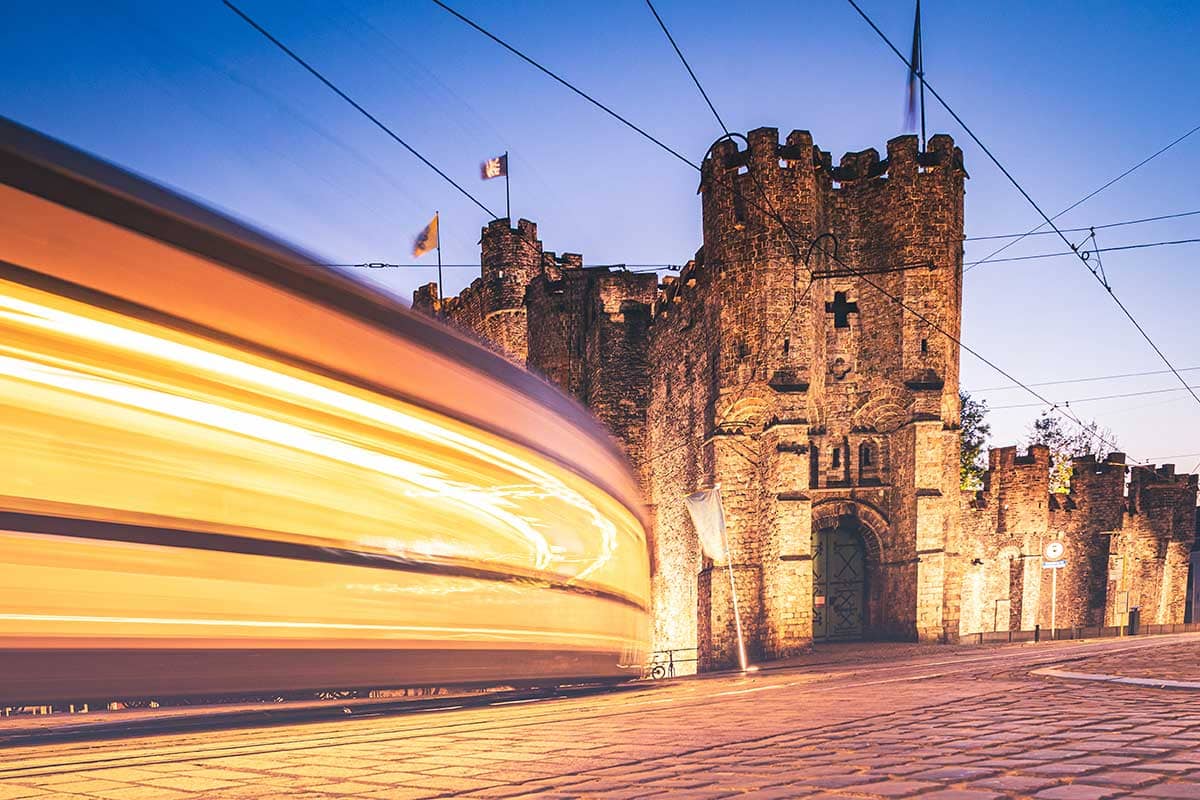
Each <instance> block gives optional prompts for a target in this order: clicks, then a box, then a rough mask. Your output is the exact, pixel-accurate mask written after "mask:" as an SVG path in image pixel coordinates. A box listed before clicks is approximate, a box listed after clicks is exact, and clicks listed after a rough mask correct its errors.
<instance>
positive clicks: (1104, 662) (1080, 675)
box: [1033, 641, 1200, 692]
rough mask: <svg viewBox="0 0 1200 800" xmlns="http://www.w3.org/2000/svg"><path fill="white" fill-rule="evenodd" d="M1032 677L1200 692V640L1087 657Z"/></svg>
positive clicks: (1040, 671)
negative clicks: (1140, 650)
mask: <svg viewBox="0 0 1200 800" xmlns="http://www.w3.org/2000/svg"><path fill="white" fill-rule="evenodd" d="M1033 674H1034V675H1038V676H1041V677H1049V678H1057V679H1063V680H1075V681H1093V682H1104V683H1116V684H1124V685H1129V686H1146V687H1151V688H1160V689H1174V690H1181V691H1192V692H1200V641H1193V642H1183V643H1179V644H1173V645H1166V646H1163V647H1158V648H1154V649H1152V650H1148V651H1144V652H1137V651H1135V652H1132V653H1124V654H1103V655H1096V656H1090V657H1086V658H1082V659H1078V660H1073V661H1072V662H1071V663H1069V664H1066V665H1063V666H1061V667H1053V668H1045V669H1036V670H1034V671H1033Z"/></svg>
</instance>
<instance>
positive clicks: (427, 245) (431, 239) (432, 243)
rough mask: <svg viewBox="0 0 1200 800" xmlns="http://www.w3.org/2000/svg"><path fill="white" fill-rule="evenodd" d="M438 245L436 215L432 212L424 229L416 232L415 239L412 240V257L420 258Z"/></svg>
mask: <svg viewBox="0 0 1200 800" xmlns="http://www.w3.org/2000/svg"><path fill="white" fill-rule="evenodd" d="M437 246H438V215H437V214H434V215H433V219H431V220H430V221H429V224H428V225H426V226H425V229H424V230H422V231H421V232H420V233H419V234H417V239H416V241H414V242H413V258H420V257H421V256H423V255H425V254H426V253H428V252H429V251H430V250H434V249H436V248H437Z"/></svg>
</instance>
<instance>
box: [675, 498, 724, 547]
mask: <svg viewBox="0 0 1200 800" xmlns="http://www.w3.org/2000/svg"><path fill="white" fill-rule="evenodd" d="M684 502H685V503H687V510H688V514H690V515H691V517H692V525H693V526H695V528H696V535H697V536H699V537H700V549H701V550H703V551H704V555H706V556H708V557H709V558H711V559H712V560H713V561H725V560H726V557H727V553H726V550H725V509H724V508H722V506H721V487H720V486H714V487H713V488H712V489H701V490H700V491H698V492H696V493H695V494H690V495H688V497H687V499H686V500H685V501H684Z"/></svg>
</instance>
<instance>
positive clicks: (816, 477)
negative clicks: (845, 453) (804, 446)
mask: <svg viewBox="0 0 1200 800" xmlns="http://www.w3.org/2000/svg"><path fill="white" fill-rule="evenodd" d="M820 483H821V448H819V447H817V446H816V445H815V444H814V445H813V446H812V447H811V448H810V449H809V451H808V485H809V487H811V488H813V489H815V488H817V487H818V486H819V485H820Z"/></svg>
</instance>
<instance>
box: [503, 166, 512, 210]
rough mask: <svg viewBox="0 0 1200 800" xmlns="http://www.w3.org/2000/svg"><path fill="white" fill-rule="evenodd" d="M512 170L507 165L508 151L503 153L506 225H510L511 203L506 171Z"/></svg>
mask: <svg viewBox="0 0 1200 800" xmlns="http://www.w3.org/2000/svg"><path fill="white" fill-rule="evenodd" d="M510 169H512V165H511V164H509V163H508V151H507V150H505V151H504V213H505V215H506V216H507V217H508V224H509V225H512V203H511V201H510V200H509V197H508V171H509V170H510Z"/></svg>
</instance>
